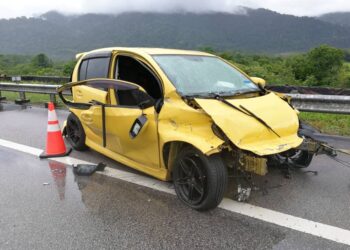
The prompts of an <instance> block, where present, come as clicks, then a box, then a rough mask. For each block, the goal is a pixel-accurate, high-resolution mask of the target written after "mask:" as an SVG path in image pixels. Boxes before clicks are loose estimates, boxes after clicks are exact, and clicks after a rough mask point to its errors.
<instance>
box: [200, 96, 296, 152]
mask: <svg viewBox="0 0 350 250" xmlns="http://www.w3.org/2000/svg"><path fill="white" fill-rule="evenodd" d="M195 100H196V102H197V103H198V104H199V105H200V107H201V108H202V109H203V110H204V111H205V112H206V113H207V114H208V115H209V116H210V117H211V118H212V119H213V121H214V122H215V124H216V125H217V126H219V127H220V128H221V129H222V131H223V132H224V133H225V134H226V136H227V137H228V138H229V139H230V141H231V142H232V143H233V144H235V145H236V146H237V147H238V148H241V149H244V150H248V151H251V152H253V153H255V154H257V155H261V156H263V155H271V154H276V153H280V152H284V151H286V150H288V149H291V148H295V147H298V146H299V145H300V144H301V143H302V141H303V140H302V139H301V138H300V137H299V136H298V134H297V132H298V128H299V120H298V116H297V114H296V111H295V110H294V109H293V108H291V107H290V106H289V104H288V103H287V102H285V101H284V100H282V99H281V98H280V97H278V96H277V95H275V94H274V93H269V94H266V95H264V96H259V97H254V98H240V99H226V101H227V102H229V103H230V104H233V105H234V106H236V107H238V108H239V107H240V106H243V107H244V108H246V109H247V110H249V111H250V112H252V113H254V114H255V115H256V116H257V117H259V118H260V119H261V120H263V121H264V122H266V123H267V124H268V125H269V126H270V127H271V128H272V129H273V130H274V131H275V132H276V133H277V134H278V135H279V136H277V135H276V134H275V133H274V132H272V131H271V130H270V129H268V128H267V127H266V126H265V125H263V124H262V123H261V122H259V121H258V120H257V119H255V118H253V117H251V116H249V115H247V114H244V113H242V112H240V111H238V110H236V109H234V108H233V107H230V106H229V105H228V104H225V103H223V102H222V101H220V100H216V99H201V98H196V99H195Z"/></svg>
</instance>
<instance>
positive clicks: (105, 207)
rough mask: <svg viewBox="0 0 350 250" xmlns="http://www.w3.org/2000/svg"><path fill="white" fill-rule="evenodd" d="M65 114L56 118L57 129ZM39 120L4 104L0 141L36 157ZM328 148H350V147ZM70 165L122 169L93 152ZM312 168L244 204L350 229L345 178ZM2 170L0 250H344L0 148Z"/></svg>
mask: <svg viewBox="0 0 350 250" xmlns="http://www.w3.org/2000/svg"><path fill="white" fill-rule="evenodd" d="M0 110H1V108H0ZM67 114H68V113H67V112H66V111H58V116H59V118H60V120H62V121H63V120H64V118H65V117H66V116H67ZM46 121H47V112H46V110H44V109H41V108H27V109H21V108H20V107H19V106H15V105H3V106H2V111H1V112H0V138H1V139H6V140H10V141H14V142H18V143H21V144H25V145H30V146H33V147H38V148H43V147H44V144H45V130H46ZM328 140H329V141H330V143H332V144H334V145H337V146H339V147H344V148H346V147H347V148H350V140H349V139H341V138H328ZM72 156H73V157H76V158H81V159H84V160H87V161H91V162H99V161H104V162H106V163H107V164H108V165H109V166H111V167H115V168H119V169H123V170H127V168H125V167H124V166H122V165H120V164H118V163H116V162H113V161H111V160H109V159H107V158H105V157H103V156H101V155H100V154H98V153H96V152H93V151H89V152H86V153H77V152H74V153H73V154H72ZM311 169H313V170H317V171H318V175H317V176H315V175H313V174H310V173H303V171H298V172H295V173H293V174H292V179H290V180H287V179H284V178H283V177H282V176H281V173H280V171H279V170H272V171H271V172H270V173H269V174H268V175H267V176H266V177H264V178H259V179H257V180H256V182H257V183H259V184H261V185H262V183H263V184H264V185H265V186H266V187H267V191H268V193H267V194H263V193H262V192H254V193H253V194H252V197H251V199H250V201H249V203H251V204H254V205H257V206H261V207H265V208H269V209H273V210H276V211H280V212H283V213H287V214H291V215H295V216H298V217H301V218H305V219H309V220H313V221H317V222H321V223H325V224H329V225H332V226H337V227H341V228H344V229H348V230H350V220H349V219H350V218H349V217H350V216H349V208H350V169H347V168H344V167H341V166H340V165H339V164H337V163H335V162H334V161H332V160H330V159H328V158H327V157H324V156H320V157H317V158H316V159H315V160H314V162H313V164H312V165H311V167H310V170H311ZM0 171H1V175H0V176H1V180H0V190H1V192H0V211H1V217H0V249H77V248H79V249H113V248H134V249H145V248H153V249H174V248H177V249H189V248H197V249H203V248H205V249H213V248H218V249H347V246H345V245H341V244H338V243H335V242H332V241H328V240H324V239H320V238H317V237H314V236H310V235H308V234H304V233H300V232H296V231H293V230H290V229H286V228H283V227H279V226H275V225H272V224H269V223H266V222H261V221H258V220H255V219H252V218H248V217H245V216H242V215H238V214H235V213H231V212H228V211H225V210H222V209H216V210H214V211H211V212H207V213H199V212H196V211H193V210H190V209H188V208H186V207H184V206H183V205H182V204H181V203H180V202H179V201H178V200H177V199H176V197H175V196H173V195H169V194H165V193H162V192H158V191H155V190H152V189H148V188H145V187H141V186H138V185H135V184H131V183H126V182H123V181H120V180H117V179H113V178H109V177H106V176H101V175H94V176H92V177H77V176H74V174H73V173H72V170H71V168H70V167H66V166H65V165H63V164H58V163H56V162H53V161H48V160H39V159H37V158H36V157H34V156H31V155H26V154H23V153H19V152H17V151H14V150H10V149H5V148H3V147H0ZM43 183H49V185H43ZM230 186H233V184H232V183H231V185H230ZM228 195H230V194H228Z"/></svg>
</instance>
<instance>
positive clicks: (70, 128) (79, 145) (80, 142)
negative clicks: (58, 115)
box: [66, 113, 88, 151]
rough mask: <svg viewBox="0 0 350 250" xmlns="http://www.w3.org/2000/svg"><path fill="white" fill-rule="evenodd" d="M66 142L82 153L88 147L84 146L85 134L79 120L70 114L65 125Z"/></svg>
mask: <svg viewBox="0 0 350 250" xmlns="http://www.w3.org/2000/svg"><path fill="white" fill-rule="evenodd" d="M66 134H67V140H68V141H69V143H70V144H71V145H72V147H73V148H74V149H75V150H78V151H84V150H86V149H87V148H88V147H87V146H86V145H85V137H86V135H85V132H84V129H83V126H82V125H81V123H80V121H79V118H78V117H77V116H76V115H74V114H73V113H70V114H69V116H68V118H67V125H66Z"/></svg>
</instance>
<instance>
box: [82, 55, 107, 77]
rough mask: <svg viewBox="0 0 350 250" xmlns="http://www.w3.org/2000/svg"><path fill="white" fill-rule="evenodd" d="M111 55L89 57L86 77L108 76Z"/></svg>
mask: <svg viewBox="0 0 350 250" xmlns="http://www.w3.org/2000/svg"><path fill="white" fill-rule="evenodd" d="M109 61H110V58H109V57H103V58H92V59H89V64H88V66H87V71H86V79H93V78H106V77H108V68H109Z"/></svg>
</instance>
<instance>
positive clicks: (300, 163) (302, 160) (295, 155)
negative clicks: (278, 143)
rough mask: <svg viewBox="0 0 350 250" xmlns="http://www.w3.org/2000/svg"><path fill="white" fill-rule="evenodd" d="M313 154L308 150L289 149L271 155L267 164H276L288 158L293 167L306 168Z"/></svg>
mask: <svg viewBox="0 0 350 250" xmlns="http://www.w3.org/2000/svg"><path fill="white" fill-rule="evenodd" d="M313 156H314V154H312V153H309V152H308V151H303V150H295V149H291V150H288V151H287V152H284V153H280V154H277V155H273V156H271V158H270V160H269V161H268V163H269V166H278V165H280V164H281V163H282V162H284V161H285V160H286V158H288V159H289V161H290V163H291V164H292V165H293V167H294V168H307V167H308V166H310V164H311V161H312V159H313Z"/></svg>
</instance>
